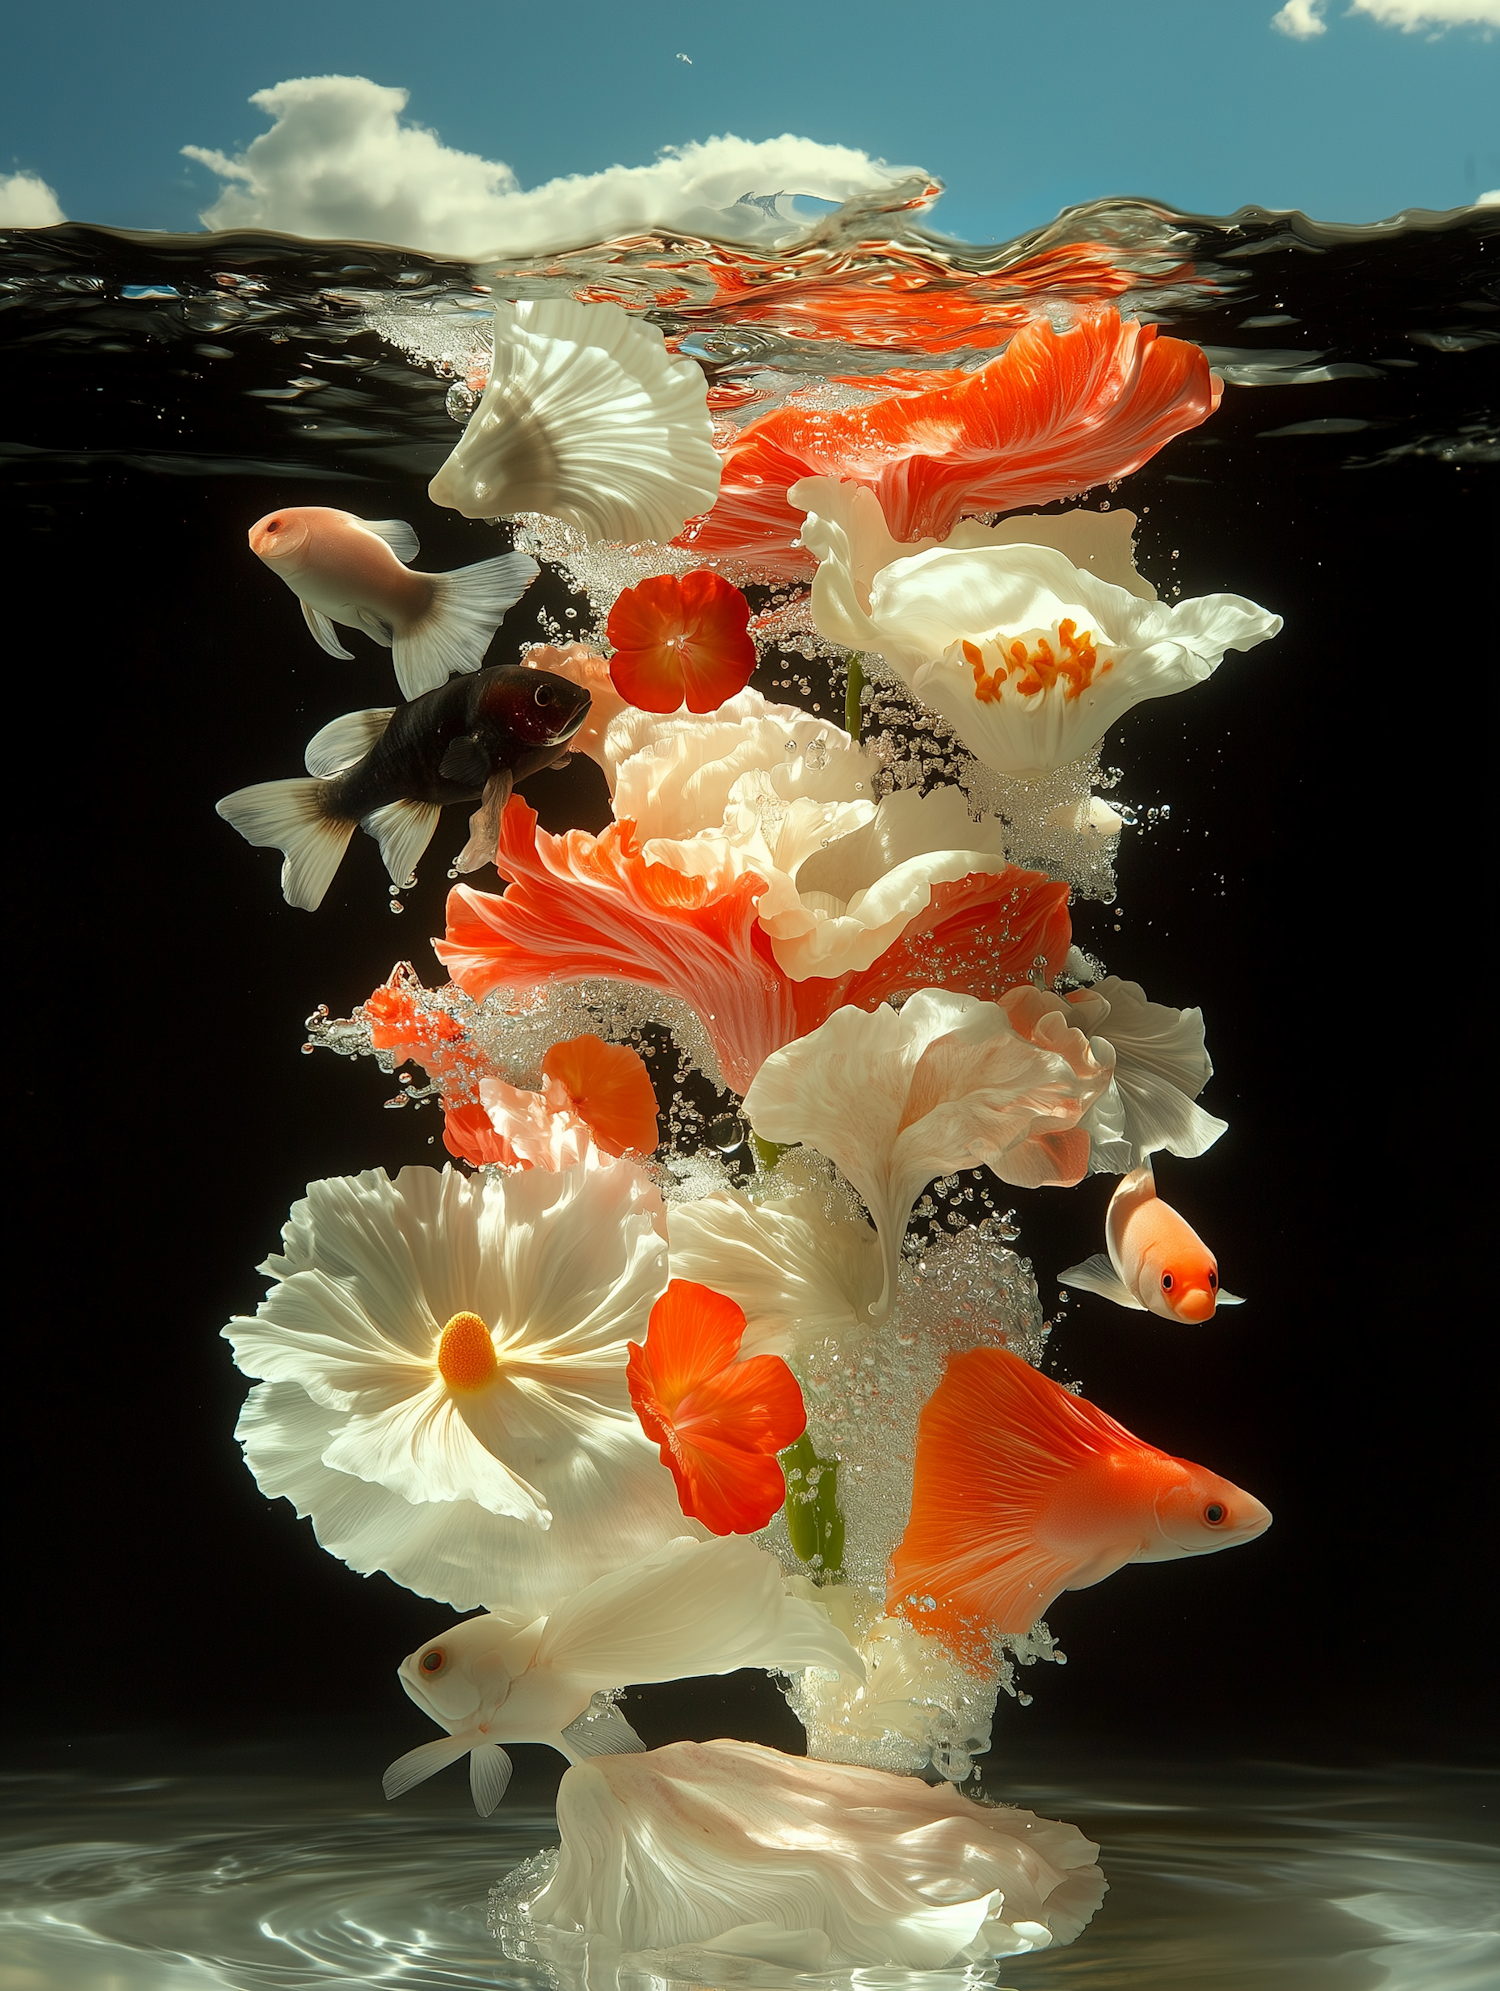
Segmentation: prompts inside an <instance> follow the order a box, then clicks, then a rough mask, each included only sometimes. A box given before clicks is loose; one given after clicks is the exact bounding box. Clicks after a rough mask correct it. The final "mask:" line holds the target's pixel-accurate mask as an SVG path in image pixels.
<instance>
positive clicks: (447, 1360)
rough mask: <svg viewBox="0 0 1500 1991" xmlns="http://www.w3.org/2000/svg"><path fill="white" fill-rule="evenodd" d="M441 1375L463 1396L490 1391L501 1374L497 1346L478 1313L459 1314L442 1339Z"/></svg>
mask: <svg viewBox="0 0 1500 1991" xmlns="http://www.w3.org/2000/svg"><path fill="white" fill-rule="evenodd" d="M437 1365H438V1374H439V1375H440V1376H441V1377H442V1379H443V1381H444V1382H445V1383H446V1384H447V1385H448V1387H449V1389H450V1390H453V1391H456V1392H457V1393H458V1394H460V1395H464V1394H467V1393H468V1392H470V1391H473V1390H482V1389H487V1388H488V1387H489V1385H490V1384H491V1383H492V1382H493V1381H494V1380H495V1378H496V1376H497V1375H498V1374H499V1373H500V1363H499V1359H498V1357H497V1356H496V1354H495V1343H494V1340H493V1338H492V1337H491V1334H490V1331H489V1329H488V1328H487V1327H486V1326H485V1324H484V1322H483V1321H482V1320H481V1319H480V1318H479V1316H478V1314H455V1315H454V1316H453V1318H452V1320H450V1321H449V1323H448V1325H447V1326H446V1327H445V1328H444V1329H443V1332H442V1334H441V1336H440V1337H439V1339H438V1350H437Z"/></svg>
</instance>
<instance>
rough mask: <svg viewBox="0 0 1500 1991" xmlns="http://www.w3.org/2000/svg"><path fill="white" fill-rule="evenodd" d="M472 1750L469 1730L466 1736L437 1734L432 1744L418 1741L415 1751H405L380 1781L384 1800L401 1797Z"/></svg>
mask: <svg viewBox="0 0 1500 1991" xmlns="http://www.w3.org/2000/svg"><path fill="white" fill-rule="evenodd" d="M473 1747H474V1738H473V1733H472V1731H471V1732H470V1733H469V1734H468V1735H440V1736H439V1737H438V1738H437V1740H436V1741H435V1742H420V1743H418V1745H417V1747H416V1748H415V1749H408V1750H407V1752H406V1754H405V1755H404V1756H398V1757H397V1758H396V1760H395V1762H394V1763H392V1764H391V1766H390V1768H389V1769H388V1770H387V1771H386V1773H385V1775H384V1776H383V1777H382V1778H381V1780H380V1783H381V1788H382V1789H383V1790H384V1792H385V1794H386V1796H387V1797H388V1798H394V1797H401V1796H402V1795H403V1794H404V1793H405V1792H407V1791H409V1790H410V1789H411V1788H412V1786H413V1785H414V1784H420V1783H422V1782H424V1781H425V1780H426V1779H427V1778H428V1777H430V1776H433V1775H434V1774H435V1773H436V1772H437V1771H439V1770H444V1769H446V1768H447V1767H448V1765H449V1764H450V1763H456V1762H457V1761H458V1759H459V1757H460V1756H467V1755H468V1753H469V1751H470V1750H471V1749H472V1748H473Z"/></svg>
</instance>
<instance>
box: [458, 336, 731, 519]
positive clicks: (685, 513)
mask: <svg viewBox="0 0 1500 1991" xmlns="http://www.w3.org/2000/svg"><path fill="white" fill-rule="evenodd" d="M706 396H707V388H706V383H705V381H704V377H703V373H702V370H701V368H699V367H697V366H695V365H694V364H693V362H692V361H691V360H676V359H673V358H672V356H671V355H670V354H669V353H668V352H667V350H666V346H665V342H664V340H663V337H662V334H661V333H660V332H659V331H658V330H657V328H656V327H655V326H654V325H648V324H646V323H645V322H644V321H643V320H641V319H639V318H633V317H631V316H630V315H629V314H628V313H626V312H624V311H622V310H621V309H620V308H619V307H618V306H617V305H613V304H580V303H577V302H576V301H575V300H573V299H572V298H559V297H552V298H531V299H526V300H523V301H522V302H520V303H517V304H506V303H500V304H497V305H496V306H495V359H494V367H493V369H492V371H491V374H490V380H489V385H488V386H487V387H486V388H485V390H484V393H483V395H482V396H481V397H480V401H479V405H478V407H477V408H476V409H475V410H474V412H473V414H472V415H471V416H470V417H469V422H468V426H467V427H466V428H465V430H464V432H463V435H462V436H461V437H460V439H459V441H458V444H457V446H456V447H455V449H454V450H453V452H452V454H451V455H450V456H449V458H448V460H447V462H446V463H445V464H444V465H443V467H442V469H441V470H439V472H438V473H437V475H436V476H435V477H434V478H433V480H432V483H431V485H430V487H429V495H430V496H431V498H432V501H433V503H434V504H438V505H448V506H451V507H452V508H453V509H454V510H456V511H459V512H462V513H463V514H464V516H465V517H466V518H493V517H495V516H496V515H497V514H506V515H509V514H512V513H515V512H522V511H533V512H545V513H547V514H548V515H549V516H550V517H552V518H560V519H562V520H563V521H564V522H565V523H566V524H568V525H572V526H576V527H577V528H578V530H579V531H580V532H583V533H586V534H588V535H589V536H590V537H592V538H594V539H605V540H625V541H635V540H640V539H656V540H662V541H665V540H669V539H670V538H671V537H672V535H673V534H674V533H676V532H679V531H681V529H682V527H683V525H684V524H685V523H686V522H687V520H688V519H690V518H692V517H694V516H696V515H697V514H698V513H699V512H703V511H707V510H708V508H709V507H710V506H711V505H712V504H713V502H714V499H715V498H716V497H717V496H718V490H719V469H720V465H719V458H718V455H717V453H716V451H715V450H714V447H713V441H712V437H713V423H712V420H711V418H710V416H709V413H708V404H707V398H706Z"/></svg>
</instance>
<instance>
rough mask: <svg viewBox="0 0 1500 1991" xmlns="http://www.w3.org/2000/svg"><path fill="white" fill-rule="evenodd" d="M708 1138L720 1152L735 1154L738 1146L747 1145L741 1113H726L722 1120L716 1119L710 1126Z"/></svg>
mask: <svg viewBox="0 0 1500 1991" xmlns="http://www.w3.org/2000/svg"><path fill="white" fill-rule="evenodd" d="M708 1138H709V1139H710V1140H711V1141H712V1142H713V1144H714V1146H715V1147H716V1148H717V1149H718V1150H719V1153H720V1154H726V1155H727V1154H733V1153H734V1151H735V1149H736V1148H742V1147H743V1146H744V1145H745V1129H744V1125H743V1123H742V1122H741V1120H740V1118H739V1115H738V1114H736V1113H726V1114H725V1115H724V1117H723V1119H722V1120H715V1121H714V1122H713V1123H712V1124H711V1125H710V1127H709V1130H708Z"/></svg>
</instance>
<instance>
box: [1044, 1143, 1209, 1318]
mask: <svg viewBox="0 0 1500 1991" xmlns="http://www.w3.org/2000/svg"><path fill="white" fill-rule="evenodd" d="M1104 1240H1105V1243H1106V1244H1107V1245H1108V1247H1109V1256H1108V1258H1106V1257H1105V1256H1104V1254H1103V1252H1099V1251H1096V1252H1095V1253H1094V1255H1093V1257H1092V1258H1086V1259H1085V1260H1084V1261H1083V1263H1082V1264H1081V1265H1070V1266H1069V1267H1068V1269H1067V1271H1066V1272H1059V1273H1058V1275H1057V1283H1058V1284H1059V1285H1060V1286H1077V1287H1079V1288H1080V1289H1081V1290H1082V1291H1083V1292H1086V1293H1099V1294H1101V1295H1102V1296H1103V1297H1104V1298H1105V1299H1106V1300H1113V1301H1114V1303H1115V1305H1116V1306H1120V1307H1135V1308H1137V1309H1138V1310H1139V1309H1142V1308H1144V1310H1145V1311H1146V1312H1147V1313H1153V1314H1160V1315H1161V1317H1162V1319H1163V1320H1184V1321H1200V1320H1212V1319H1213V1317H1214V1309H1215V1308H1216V1307H1242V1306H1243V1305H1244V1304H1245V1303H1244V1301H1243V1300H1242V1299H1240V1298H1239V1296H1238V1295H1237V1294H1235V1293H1226V1292H1225V1291H1224V1289H1223V1287H1222V1286H1221V1285H1220V1284H1219V1263H1218V1260H1217V1259H1216V1258H1215V1257H1214V1255H1213V1253H1212V1252H1211V1251H1210V1250H1209V1248H1208V1246H1207V1245H1206V1244H1205V1243H1204V1242H1203V1240H1202V1238H1201V1237H1199V1235H1198V1233H1197V1232H1196V1231H1195V1230H1194V1229H1193V1227H1192V1225H1191V1224H1190V1223H1188V1221H1187V1219H1186V1218H1185V1217H1180V1216H1178V1214H1177V1212H1176V1211H1175V1210H1174V1209H1173V1208H1172V1206H1171V1204H1170V1203H1164V1202H1163V1201H1162V1200H1161V1198H1160V1197H1159V1196H1158V1195H1157V1193H1156V1177H1155V1176H1154V1175H1153V1174H1152V1172H1151V1164H1150V1162H1149V1161H1148V1162H1147V1163H1146V1164H1145V1165H1144V1167H1141V1168H1136V1169H1132V1170H1131V1172H1130V1174H1129V1175H1126V1176H1123V1177H1122V1178H1121V1180H1120V1186H1119V1188H1118V1189H1116V1191H1115V1193H1114V1195H1113V1196H1111V1197H1110V1199H1109V1209H1108V1211H1107V1212H1106V1214H1105V1218H1104Z"/></svg>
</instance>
